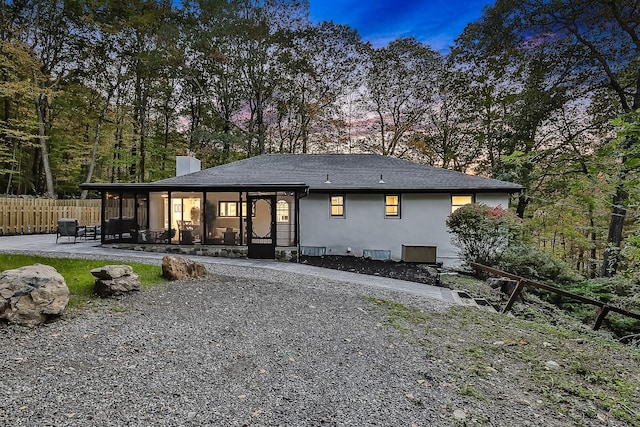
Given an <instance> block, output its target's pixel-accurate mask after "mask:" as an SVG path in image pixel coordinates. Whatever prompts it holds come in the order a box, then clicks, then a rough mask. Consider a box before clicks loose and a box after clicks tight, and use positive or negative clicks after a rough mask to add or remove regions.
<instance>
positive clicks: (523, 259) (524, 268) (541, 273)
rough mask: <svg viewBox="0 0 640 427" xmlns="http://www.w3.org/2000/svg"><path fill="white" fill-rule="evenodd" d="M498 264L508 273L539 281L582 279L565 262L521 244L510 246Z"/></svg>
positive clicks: (557, 281) (555, 281)
mask: <svg viewBox="0 0 640 427" xmlns="http://www.w3.org/2000/svg"><path fill="white" fill-rule="evenodd" d="M498 266H499V268H500V269H501V270H504V271H508V272H509V273H513V274H517V275H518V276H522V277H526V278H528V279H532V280H538V281H541V282H548V281H552V282H554V283H574V282H577V281H580V280H582V279H583V278H582V276H580V275H579V274H578V273H577V272H576V271H575V270H574V269H573V268H571V267H570V266H569V265H568V264H567V263H565V262H564V261H562V260H560V259H558V258H556V257H555V256H553V255H552V254H550V253H548V252H545V251H542V250H540V249H538V248H535V247H531V246H526V245H522V244H520V245H516V246H513V245H512V246H510V247H509V248H508V250H507V251H505V253H504V255H503V257H502V258H501V259H500V262H499V264H498Z"/></svg>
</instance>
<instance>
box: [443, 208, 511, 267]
mask: <svg viewBox="0 0 640 427" xmlns="http://www.w3.org/2000/svg"><path fill="white" fill-rule="evenodd" d="M446 224H447V228H448V229H449V231H450V232H451V233H452V234H453V238H452V242H453V244H454V245H456V246H457V247H458V248H459V250H460V258H461V259H462V261H463V262H465V263H467V264H469V263H471V262H476V263H479V264H485V265H495V264H496V263H497V261H498V260H499V259H500V258H501V257H502V255H503V254H504V252H505V251H506V250H507V248H508V247H509V245H511V244H513V243H515V242H518V241H519V237H520V221H519V219H518V218H516V216H515V215H513V214H512V213H511V212H509V211H507V210H506V209H504V208H503V207H502V206H497V207H495V208H492V207H490V206H487V205H485V204H482V203H472V204H469V205H465V206H463V207H461V208H460V209H457V210H456V211H455V212H453V213H452V214H451V215H449V217H448V218H447V222H446Z"/></svg>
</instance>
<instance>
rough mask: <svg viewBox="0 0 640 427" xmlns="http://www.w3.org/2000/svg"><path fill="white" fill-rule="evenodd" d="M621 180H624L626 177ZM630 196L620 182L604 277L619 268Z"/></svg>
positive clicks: (606, 252)
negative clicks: (620, 249) (626, 206)
mask: <svg viewBox="0 0 640 427" xmlns="http://www.w3.org/2000/svg"><path fill="white" fill-rule="evenodd" d="M621 181H624V178H622V179H621ZM628 198H629V193H627V191H626V190H625V189H624V187H623V184H622V183H621V184H619V185H618V187H617V188H616V194H615V195H614V196H613V212H612V213H611V222H610V223H609V235H608V237H607V247H606V248H605V250H604V257H603V260H602V277H613V276H614V275H615V274H616V271H617V269H618V252H619V248H620V243H622V229H623V226H624V219H625V217H626V215H627V209H626V208H625V204H626V202H627V199H628Z"/></svg>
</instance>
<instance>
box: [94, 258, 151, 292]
mask: <svg viewBox="0 0 640 427" xmlns="http://www.w3.org/2000/svg"><path fill="white" fill-rule="evenodd" d="M91 274H92V275H93V277H95V278H96V282H95V285H94V287H93V291H94V293H95V294H96V295H99V296H101V297H107V298H108V297H116V296H120V295H124V294H126V293H128V292H132V291H139V290H140V279H138V275H137V274H135V273H134V272H133V268H131V266H129V265H105V266H104V267H98V268H94V269H93V270H91Z"/></svg>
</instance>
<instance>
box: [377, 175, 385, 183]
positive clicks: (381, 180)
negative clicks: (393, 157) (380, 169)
mask: <svg viewBox="0 0 640 427" xmlns="http://www.w3.org/2000/svg"><path fill="white" fill-rule="evenodd" d="M378 184H386V182H384V180H383V179H382V174H380V181H378Z"/></svg>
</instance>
